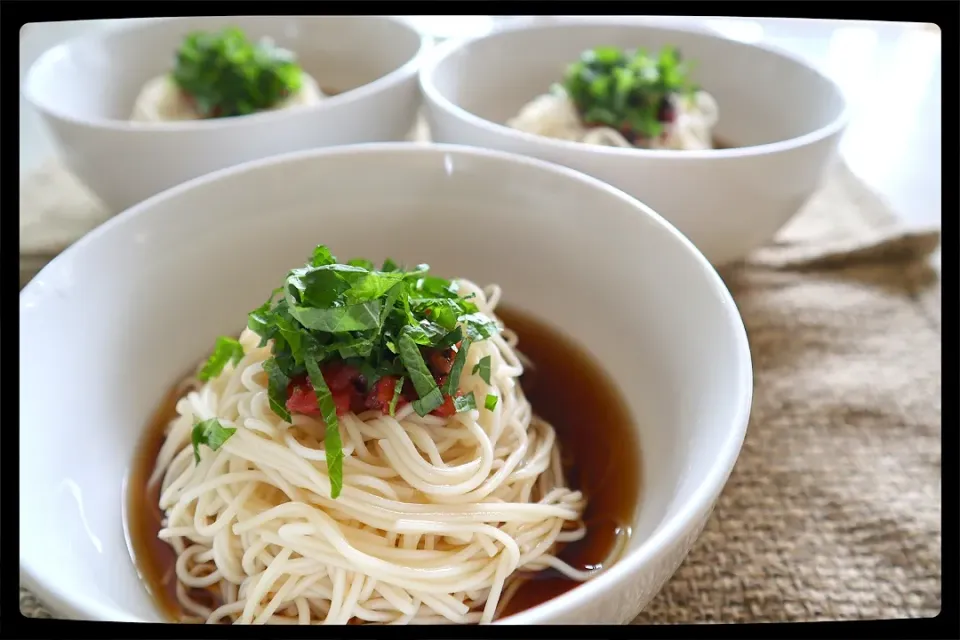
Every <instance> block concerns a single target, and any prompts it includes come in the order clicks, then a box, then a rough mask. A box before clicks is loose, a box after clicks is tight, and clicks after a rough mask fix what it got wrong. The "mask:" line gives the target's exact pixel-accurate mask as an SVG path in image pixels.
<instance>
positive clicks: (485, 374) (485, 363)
mask: <svg viewBox="0 0 960 640" xmlns="http://www.w3.org/2000/svg"><path fill="white" fill-rule="evenodd" d="M478 373H479V374H480V379H481V380H483V381H484V382H486V383H487V384H490V356H483V357H482V358H480V361H479V362H477V364H475V365H473V375H477V374H478Z"/></svg>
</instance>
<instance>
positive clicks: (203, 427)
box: [192, 418, 237, 464]
mask: <svg viewBox="0 0 960 640" xmlns="http://www.w3.org/2000/svg"><path fill="white" fill-rule="evenodd" d="M236 431H237V430H236V429H235V428H234V427H225V426H223V425H222V424H220V421H219V420H217V419H216V418H210V419H209V420H203V421H201V422H198V423H197V424H195V425H193V433H192V440H193V459H194V460H195V461H196V462H197V464H200V445H202V444H205V445H207V446H208V447H210V448H211V449H212V450H214V451H216V450H217V449H219V448H220V447H221V446H222V445H223V443H224V442H226V441H227V440H229V439H230V436H232V435H233V434H234V433H236Z"/></svg>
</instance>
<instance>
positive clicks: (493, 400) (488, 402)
mask: <svg viewBox="0 0 960 640" xmlns="http://www.w3.org/2000/svg"><path fill="white" fill-rule="evenodd" d="M483 406H484V408H485V409H486V410H487V411H493V410H494V409H496V408H497V396H495V395H493V394H492V393H488V394H487V398H486V399H485V400H484V401H483Z"/></svg>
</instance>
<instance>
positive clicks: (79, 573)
mask: <svg viewBox="0 0 960 640" xmlns="http://www.w3.org/2000/svg"><path fill="white" fill-rule="evenodd" d="M369 176H377V181H378V182H377V188H376V189H371V188H370V187H369ZM585 211H589V212H590V215H584V212H585ZM317 243H326V244H328V245H330V246H331V247H332V248H333V249H334V250H335V252H336V253H337V254H338V255H341V256H358V255H362V256H367V257H369V258H371V259H374V260H377V259H379V258H380V257H385V256H388V255H389V256H393V257H395V258H396V259H398V260H401V261H405V262H407V263H409V264H413V263H416V262H420V261H425V262H428V263H430V264H431V266H433V267H434V269H435V271H436V272H437V273H441V274H447V275H450V276H455V275H462V276H464V277H468V278H471V279H473V280H474V281H476V282H480V283H494V282H496V283H499V284H501V285H502V286H503V291H504V299H505V300H506V302H507V303H509V304H511V305H513V306H515V307H518V308H520V309H521V310H524V311H527V312H530V313H533V314H534V315H535V316H537V317H539V318H541V319H545V320H547V321H548V322H550V323H551V324H552V325H554V326H555V327H556V328H558V329H559V330H561V331H563V332H564V333H566V334H567V335H568V336H571V337H572V338H573V339H574V340H575V341H576V342H578V343H579V344H581V345H582V346H584V347H586V348H587V349H588V350H589V351H590V352H591V353H592V354H593V355H594V357H595V358H596V359H597V361H598V362H600V363H602V365H603V367H604V368H605V369H606V371H607V372H608V373H609V374H610V375H611V378H612V379H613V380H615V381H617V384H618V386H619V391H620V393H621V394H622V396H623V398H624V399H625V401H626V403H627V405H628V409H629V411H630V412H631V413H632V415H633V416H634V418H635V421H636V428H637V429H638V432H639V438H638V440H639V443H640V449H641V450H640V451H639V452H638V455H639V456H640V457H641V458H642V465H643V468H642V475H643V486H642V490H641V500H642V501H641V504H640V505H639V508H638V510H637V517H636V521H635V522H634V523H633V525H634V535H633V538H632V543H631V546H630V548H629V550H628V552H627V553H626V555H625V557H623V559H622V560H620V562H619V563H617V564H616V565H614V566H613V567H612V569H610V571H609V572H607V573H605V574H604V575H602V576H599V577H598V578H597V579H595V580H594V581H592V582H590V583H588V584H586V585H584V586H581V587H578V588H576V589H574V590H573V591H571V592H569V593H567V594H565V595H563V596H561V597H560V598H557V599H555V600H552V601H550V602H548V603H546V604H543V605H541V606H539V607H536V608H534V609H530V610H528V611H526V612H523V613H521V614H519V615H517V616H515V617H512V618H509V619H508V620H509V621H510V622H515V623H517V624H535V623H571V622H573V623H603V622H606V623H621V622H625V621H627V620H629V619H631V618H632V617H633V616H634V615H635V614H636V613H637V612H638V611H639V610H640V608H641V607H643V606H644V605H645V604H646V603H647V602H648V601H649V600H650V598H651V597H652V596H653V595H654V594H655V593H656V592H657V590H658V589H659V588H660V587H661V585H662V584H663V583H664V581H665V580H666V579H667V578H669V577H670V575H671V574H672V573H673V571H674V570H675V569H676V567H677V566H678V564H679V563H680V561H681V560H682V559H683V558H684V556H685V555H686V553H687V551H688V550H689V548H690V546H691V545H692V544H693V542H694V540H695V538H696V537H697V535H698V534H699V532H700V530H701V528H702V527H703V525H704V523H705V521H706V519H707V517H708V516H709V514H710V511H711V508H712V506H713V504H714V501H715V499H716V498H717V495H718V494H719V493H720V490H721V489H722V487H723V485H724V482H725V481H726V479H727V476H728V474H729V473H730V470H731V468H732V467H733V464H734V462H735V460H736V458H737V455H738V453H739V450H740V445H741V443H742V440H743V437H744V433H745V430H746V426H747V419H748V414H749V412H750V403H751V391H752V369H751V362H750V353H749V349H748V346H747V339H746V334H745V332H744V328H743V324H742V322H741V319H740V316H739V314H738V312H737V308H736V306H735V305H734V302H733V300H732V299H731V297H730V295H729V293H728V291H727V289H726V288H725V287H724V285H723V283H722V282H721V280H720V278H719V277H718V276H717V274H716V272H715V271H714V270H713V269H712V267H711V266H710V264H709V263H708V262H707V261H706V260H705V259H704V258H703V256H702V255H701V254H700V253H698V252H697V250H696V249H695V248H694V247H693V245H691V244H690V242H689V241H688V240H687V239H686V238H684V237H683V236H682V235H681V234H679V233H678V232H677V231H676V230H675V229H674V228H673V227H671V226H670V225H669V224H667V223H666V222H664V220H663V219H661V218H660V217H659V216H658V215H657V214H655V213H654V212H653V211H651V210H650V209H649V208H647V207H646V206H644V205H643V204H640V203H639V202H637V201H636V200H634V199H633V198H631V197H629V196H627V195H626V194H624V193H622V192H620V191H618V190H616V189H614V188H613V187H610V186H608V185H606V184H603V183H601V182H600V181H598V180H595V179H593V178H590V177H588V176H585V175H583V174H580V173H577V172H574V171H571V170H569V169H565V168H563V167H559V166H556V165H550V164H547V163H544V162H541V161H538V160H532V159H525V158H522V157H518V156H512V155H508V154H503V153H500V152H494V151H485V150H481V149H470V148H467V147H452V146H429V145H417V144H410V143H406V144H386V145H360V146H354V147H341V148H337V149H327V150H315V151H309V152H301V153H296V154H289V155H284V156H277V157H274V158H269V159H265V160H261V161H257V162H253V163H248V164H245V165H242V166H238V167H234V168H231V169H227V170H224V171H220V172H216V173H214V174H210V175H207V176H204V177H201V178H198V179H196V180H193V181H191V182H188V183H186V184H183V185H180V186H178V187H175V188H173V189H171V190H169V191H166V192H164V193H162V194H160V195H157V196H156V197H154V198H151V199H149V200H147V201H146V202H143V203H141V204H140V205H138V206H136V207H134V208H132V209H130V210H128V211H126V212H124V213H122V214H120V215H119V216H117V217H115V218H114V219H112V220H110V221H109V222H107V223H106V224H104V225H103V226H101V227H100V228H98V229H96V230H95V231H93V232H92V233H90V234H89V235H87V236H86V237H84V238H83V239H81V240H80V241H78V242H77V243H76V244H74V245H73V246H72V247H70V248H69V249H68V250H67V251H65V252H64V253H63V254H62V255H60V256H59V257H58V258H56V259H55V260H53V262H51V263H50V264H49V266H47V267H46V268H45V269H44V270H43V271H41V272H40V274H39V275H38V276H37V277H36V278H35V279H34V280H33V281H32V282H30V283H29V284H28V285H27V287H26V288H24V289H23V291H22V292H21V293H20V351H21V353H23V354H25V357H24V358H23V359H21V361H20V408H21V413H20V505H21V507H20V567H21V576H22V580H23V583H24V584H25V585H26V586H27V587H28V588H31V589H33V590H34V591H35V593H37V594H38V595H39V596H40V598H41V599H42V600H43V601H45V602H47V603H48V605H49V606H50V607H51V608H53V609H54V610H55V611H58V612H60V613H61V614H63V615H68V616H73V617H77V618H90V619H97V620H150V621H156V620H158V619H159V618H158V614H157V612H156V610H155V608H154V606H153V603H152V602H151V600H150V598H149V597H148V596H147V593H146V591H145V590H144V588H143V587H142V585H141V584H140V581H139V579H138V577H137V573H136V571H135V568H134V565H133V564H132V562H131V560H130V558H129V556H128V552H127V546H126V544H125V542H124V527H123V517H122V504H123V496H124V491H125V486H124V483H125V478H126V477H127V474H128V472H129V470H130V466H131V463H132V461H133V455H134V447H135V445H136V444H137V441H138V440H139V438H140V437H141V434H142V431H143V428H144V425H145V424H146V422H147V420H148V417H149V416H150V415H151V412H152V411H153V410H154V408H155V407H156V406H157V403H158V401H159V399H160V398H161V396H162V394H163V393H164V392H165V391H166V390H167V389H168V388H169V386H170V385H171V384H172V383H173V382H175V380H176V378H177V377H178V376H179V375H180V374H181V373H182V372H183V371H184V370H185V369H187V368H188V367H189V366H190V365H191V364H193V363H194V362H196V361H197V359H198V358H200V357H202V355H203V354H204V353H206V352H207V350H208V349H209V347H210V345H211V344H212V342H213V340H214V338H215V337H216V336H218V335H221V334H224V333H229V332H232V331H236V330H238V328H239V327H241V326H243V324H244V322H245V320H246V313H247V312H248V311H250V310H251V309H253V308H256V307H257V306H258V305H259V304H260V303H261V302H262V299H263V297H264V295H265V293H264V292H269V291H270V290H272V288H273V287H274V286H275V284H276V283H277V282H278V281H279V279H282V278H283V275H284V274H285V273H286V272H287V271H288V270H289V269H290V268H291V267H293V266H296V264H299V263H300V261H301V260H302V259H303V256H307V255H309V252H310V250H311V249H312V247H313V246H314V245H315V244H317ZM51 394H55V396H56V401H51V399H52V396H51ZM600 427H602V425H598V428H600Z"/></svg>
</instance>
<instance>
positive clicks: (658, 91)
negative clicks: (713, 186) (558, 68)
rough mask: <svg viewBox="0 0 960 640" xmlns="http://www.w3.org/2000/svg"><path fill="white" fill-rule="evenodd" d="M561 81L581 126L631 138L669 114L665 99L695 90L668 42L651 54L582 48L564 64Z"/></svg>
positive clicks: (653, 132)
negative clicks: (573, 59)
mask: <svg viewBox="0 0 960 640" xmlns="http://www.w3.org/2000/svg"><path fill="white" fill-rule="evenodd" d="M562 86H563V89H564V90H565V91H566V93H567V95H568V96H569V97H570V99H571V100H572V101H573V103H574V105H576V108H577V111H578V112H579V114H580V117H581V119H582V120H583V123H584V124H585V125H587V126H598V125H599V126H606V127H611V128H613V129H616V130H617V131H619V132H621V133H622V134H624V136H626V137H627V138H628V139H631V140H644V139H651V138H655V137H657V136H658V135H660V133H661V132H662V131H663V125H664V123H665V122H669V121H670V120H671V119H672V116H671V115H670V109H671V107H670V103H669V98H670V97H671V96H672V95H675V94H680V95H690V94H692V93H694V92H696V91H697V87H696V86H695V85H694V84H692V83H691V82H690V79H689V65H688V64H687V63H685V62H683V61H682V60H681V58H680V53H679V52H678V51H677V50H676V49H674V48H673V47H664V48H663V49H661V50H660V51H659V53H657V54H655V55H648V54H647V53H646V52H645V51H644V50H643V49H637V50H635V51H629V50H628V51H625V50H621V49H618V48H616V47H597V48H595V49H588V50H587V51H584V52H583V53H582V54H581V55H580V59H579V60H578V61H577V62H574V63H573V64H572V65H570V66H569V67H568V68H567V71H566V74H565V76H564V80H563V85H562Z"/></svg>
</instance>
